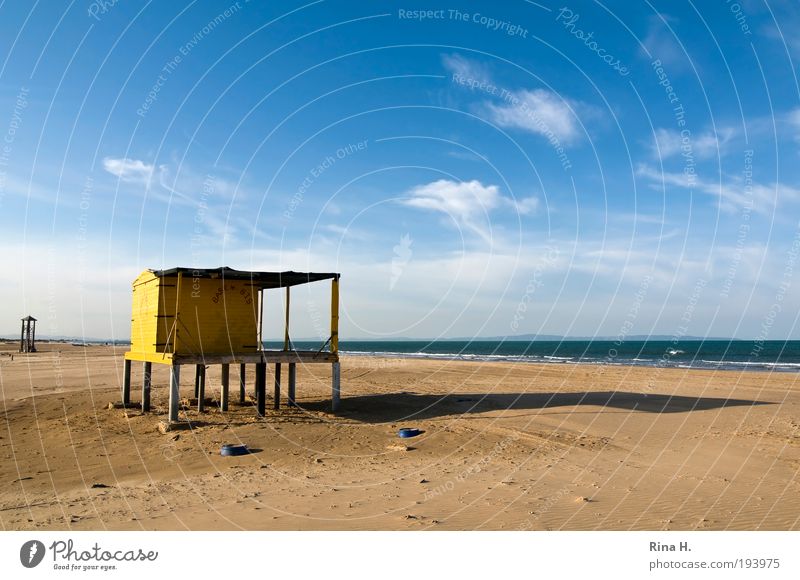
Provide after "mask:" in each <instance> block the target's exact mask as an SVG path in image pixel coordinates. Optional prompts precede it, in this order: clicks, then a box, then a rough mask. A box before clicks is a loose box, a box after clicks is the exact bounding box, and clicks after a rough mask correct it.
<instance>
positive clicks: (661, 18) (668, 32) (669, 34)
mask: <svg viewBox="0 0 800 580" xmlns="http://www.w3.org/2000/svg"><path fill="white" fill-rule="evenodd" d="M677 24H678V20H677V19H676V18H673V17H672V16H668V15H666V14H655V15H653V16H651V17H650V18H649V21H648V28H647V35H646V36H645V39H644V41H643V44H644V46H645V47H646V49H647V52H644V51H643V56H644V57H646V58H647V59H648V60H651V61H652V60H655V59H658V60H660V61H661V62H662V63H663V64H666V65H669V67H670V70H673V71H676V72H679V71H683V70H685V69H687V68H689V65H690V64H692V61H691V57H690V56H688V55H687V54H686V52H685V51H684V49H683V48H682V47H681V44H680V42H679V40H678V38H677V37H676V35H675V32H674V31H673V30H674V27H675V26H676V25H677ZM694 66H697V64H696V63H694Z"/></svg>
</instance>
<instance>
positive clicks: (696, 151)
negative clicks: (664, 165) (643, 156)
mask: <svg viewBox="0 0 800 580" xmlns="http://www.w3.org/2000/svg"><path fill="white" fill-rule="evenodd" d="M735 136H736V130H735V129H733V128H731V127H722V128H720V129H718V130H717V131H716V132H711V131H705V132H702V133H697V134H695V135H690V136H688V137H687V138H686V139H685V140H684V138H683V137H681V134H680V132H679V131H677V130H672V129H656V132H655V142H654V143H653V144H652V154H653V157H654V158H656V159H668V158H670V157H674V156H676V155H680V154H681V153H684V152H686V153H687V154H688V153H691V154H692V155H693V156H695V157H697V158H701V159H708V158H713V157H717V155H719V156H723V155H725V154H726V153H727V151H728V145H729V144H730V142H731V140H732V139H733V138H734V137H735Z"/></svg>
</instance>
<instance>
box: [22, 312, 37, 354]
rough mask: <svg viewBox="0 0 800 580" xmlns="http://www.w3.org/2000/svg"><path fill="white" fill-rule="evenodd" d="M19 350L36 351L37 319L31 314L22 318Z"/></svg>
mask: <svg viewBox="0 0 800 580" xmlns="http://www.w3.org/2000/svg"><path fill="white" fill-rule="evenodd" d="M19 352H36V319H35V318H34V317H33V316H31V315H30V314H29V315H28V316H26V317H25V318H23V319H22V331H21V333H20V337H19Z"/></svg>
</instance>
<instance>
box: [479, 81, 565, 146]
mask: <svg viewBox="0 0 800 580" xmlns="http://www.w3.org/2000/svg"><path fill="white" fill-rule="evenodd" d="M514 99H515V100H508V101H506V102H504V103H503V104H500V105H496V104H494V103H488V104H487V105H486V106H487V109H488V112H489V115H490V117H491V119H492V121H493V122H495V123H497V124H498V125H500V126H501V127H506V128H513V129H522V130H524V131H528V132H531V133H537V134H539V135H543V136H544V137H547V138H548V139H550V140H551V141H552V140H553V138H555V139H557V140H559V141H564V142H566V141H571V140H574V139H575V138H576V137H577V136H578V135H579V128H578V120H577V117H576V116H575V113H574V111H573V109H572V105H571V104H570V103H569V102H567V101H566V100H564V99H563V98H561V97H559V96H558V95H556V94H555V93H553V92H552V91H548V90H545V89H534V90H532V91H527V90H522V91H518V92H516V93H514Z"/></svg>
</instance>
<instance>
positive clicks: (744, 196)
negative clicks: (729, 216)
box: [636, 165, 800, 215]
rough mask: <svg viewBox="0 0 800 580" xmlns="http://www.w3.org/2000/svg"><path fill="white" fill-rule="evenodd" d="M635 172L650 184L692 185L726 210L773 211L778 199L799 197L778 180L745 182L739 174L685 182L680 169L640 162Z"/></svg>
mask: <svg viewBox="0 0 800 580" xmlns="http://www.w3.org/2000/svg"><path fill="white" fill-rule="evenodd" d="M636 174H637V175H639V176H640V177H644V178H645V179H648V180H650V181H651V182H653V186H654V187H660V186H661V184H662V183H663V184H664V185H672V186H675V187H680V188H682V189H694V190H696V191H699V192H701V193H705V194H707V195H711V196H713V197H716V198H717V199H718V203H719V208H720V209H721V210H722V211H725V212H728V213H736V212H740V211H742V209H744V208H750V209H751V210H752V211H754V212H756V213H761V214H766V215H768V214H770V213H772V212H774V211H775V207H776V205H777V203H778V201H779V200H783V201H797V200H800V189H797V188H794V187H789V186H787V185H783V184H781V183H772V184H769V185H765V184H762V183H756V182H753V183H751V184H749V185H748V184H746V183H745V182H744V180H742V179H741V178H740V177H735V178H732V179H729V180H728V181H727V182H722V181H720V182H716V181H705V180H702V179H700V178H699V177H695V178H693V181H692V183H689V180H688V179H687V176H686V175H685V174H683V173H670V172H666V171H663V172H662V171H658V170H656V169H654V168H652V167H649V166H647V165H640V166H639V167H638V168H637V170H636Z"/></svg>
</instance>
